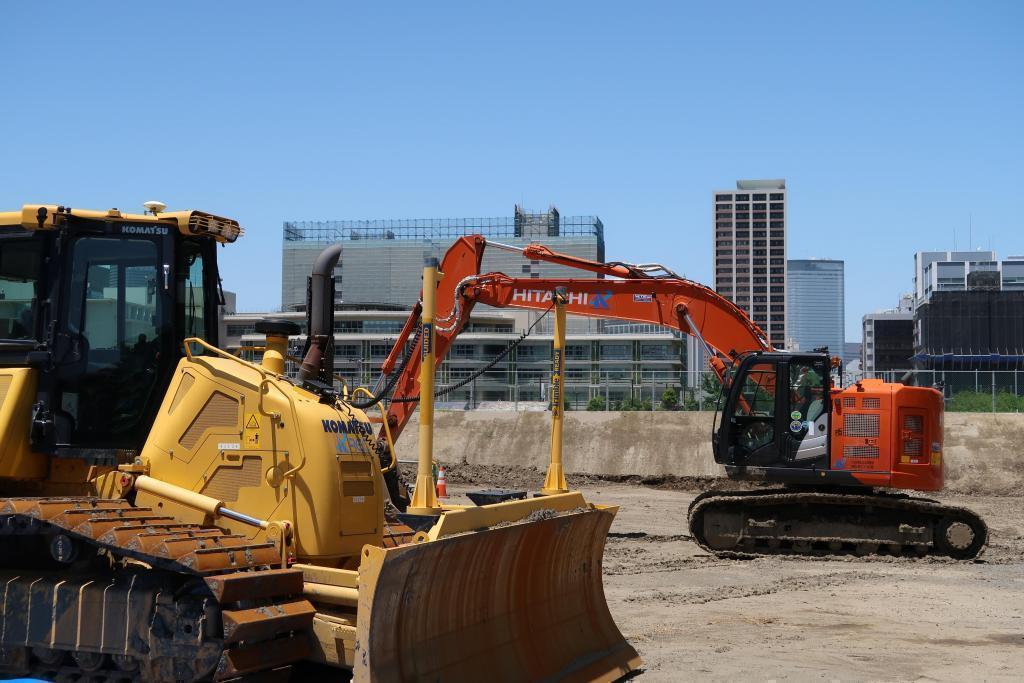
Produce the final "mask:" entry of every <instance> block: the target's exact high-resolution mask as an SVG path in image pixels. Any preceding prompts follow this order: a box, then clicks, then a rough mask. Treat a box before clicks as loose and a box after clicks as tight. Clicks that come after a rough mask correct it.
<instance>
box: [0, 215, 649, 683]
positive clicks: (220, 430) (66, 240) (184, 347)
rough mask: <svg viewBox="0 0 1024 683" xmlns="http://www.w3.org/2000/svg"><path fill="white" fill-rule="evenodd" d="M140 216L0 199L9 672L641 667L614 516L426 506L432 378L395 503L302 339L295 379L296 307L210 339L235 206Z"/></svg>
mask: <svg viewBox="0 0 1024 683" xmlns="http://www.w3.org/2000/svg"><path fill="white" fill-rule="evenodd" d="M147 209H148V210H147V212H146V213H143V214H127V213H122V212H120V211H118V210H116V209H111V210H109V211H86V210H80V209H73V208H70V207H66V206H56V205H26V206H24V207H23V208H22V209H21V210H20V211H13V212H6V213H0V609H2V614H0V677H12V676H23V675H31V676H36V677H40V678H45V679H49V680H53V679H59V678H69V677H70V678H74V677H76V676H89V677H95V678H96V679H102V680H145V681H175V682H177V681H199V680H233V679H246V678H249V677H256V678H259V679H260V680H266V679H267V677H270V676H274V675H282V676H285V675H287V674H288V672H289V669H290V668H291V667H293V666H295V665H297V664H298V663H301V662H316V663H320V664H321V665H327V666H333V667H338V668H339V669H348V670H351V672H352V675H353V677H354V678H355V680H357V681H370V680H373V681H421V680H422V681H428V680H429V681H479V680H484V679H488V680H494V681H521V680H570V681H573V680H614V679H617V678H620V677H622V676H625V675H628V674H629V673H630V672H632V671H635V670H636V669H637V668H638V667H639V666H640V660H639V657H638V656H637V653H636V651H635V650H634V649H633V648H632V647H631V646H630V645H629V644H628V643H627V642H626V641H625V640H624V639H623V637H622V635H621V634H620V632H619V630H618V629H617V627H616V625H615V623H614V621H613V620H612V618H611V615H610V613H609V611H608V607H607V605H606V603H605V599H604V591H603V586H602V576H601V560H602V555H603V549H604V540H605V537H606V534H607V531H608V528H609V526H610V524H611V522H612V519H613V517H614V515H615V509H614V508H609V507H602V506H599V505H594V504H591V503H588V502H587V501H586V500H584V498H583V496H582V495H581V494H579V493H573V492H569V493H558V494H555V495H546V496H542V497H535V498H531V499H524V500H512V501H507V502H501V503H497V504H493V505H484V506H479V507H477V506H466V507H459V506H451V505H449V506H440V505H439V504H438V502H437V500H436V498H435V497H433V492H432V482H429V483H428V479H425V478H424V476H425V475H424V473H425V472H426V473H428V474H429V467H430V458H431V454H430V452H429V447H430V438H429V429H430V422H431V420H430V415H429V414H428V413H429V411H430V402H429V396H428V397H427V398H425V399H424V401H423V404H422V405H421V408H420V409H421V411H423V416H422V420H421V429H425V430H427V431H426V432H425V434H424V436H425V437H426V438H421V452H420V454H419V456H420V457H419V468H418V474H419V475H420V476H419V477H418V479H417V486H416V488H415V490H414V495H413V499H412V507H410V508H409V511H410V512H411V513H414V514H413V516H412V517H410V518H407V519H406V520H405V522H406V523H404V524H403V523H401V522H400V521H399V520H398V518H397V517H396V516H394V515H392V514H390V513H387V514H386V498H387V497H388V486H387V484H386V483H385V476H393V474H392V473H393V469H392V468H394V466H395V465H394V461H393V460H392V462H391V463H390V464H389V463H388V462H387V461H386V460H387V459H386V458H384V459H382V458H381V457H380V456H379V447H378V444H377V442H376V440H375V438H374V436H373V431H374V428H373V425H372V423H371V421H370V419H369V418H368V417H367V415H366V414H365V413H364V412H363V411H362V410H360V409H358V408H356V407H355V406H354V403H355V402H356V401H355V400H353V398H352V397H350V396H347V395H346V394H345V393H341V394H339V393H337V392H336V391H335V390H334V388H333V386H332V385H331V384H330V383H325V382H322V381H319V380H318V379H317V378H318V377H320V376H321V375H322V372H323V371H324V370H325V368H324V367H323V363H322V359H320V360H318V358H319V356H318V349H317V344H316V340H315V339H313V340H311V342H312V343H310V344H308V347H309V348H308V353H307V354H306V356H305V358H304V359H303V360H304V362H303V371H304V373H305V376H306V379H305V380H294V379H289V377H287V376H286V374H285V359H286V355H287V344H288V336H289V335H294V334H296V333H298V332H299V330H298V329H297V327H296V326H295V325H294V323H290V322H281V321H268V322H265V323H263V324H262V325H261V327H260V331H261V332H263V333H265V334H266V335H267V346H266V349H265V351H264V353H263V355H262V361H261V362H260V363H254V362H249V361H246V360H243V359H241V358H239V357H237V356H235V355H232V354H229V353H227V352H225V351H223V350H221V349H219V348H218V346H217V344H218V316H217V307H218V305H219V304H220V303H221V302H222V293H221V291H220V278H219V276H218V270H217V258H216V247H217V245H218V244H220V245H228V244H231V243H233V242H234V241H235V240H236V239H237V238H238V237H239V236H240V235H241V234H242V230H241V228H240V227H239V225H238V223H237V222H235V221H233V220H229V219H225V218H221V217H218V216H214V215H211V214H207V213H203V212H199V211H182V212H168V211H166V210H165V209H166V207H164V206H163V205H161V204H160V203H157V202H153V203H149V204H147ZM314 284H315V283H314ZM424 294H425V296H424V299H425V302H424V307H423V308H424V325H423V327H422V330H423V331H424V333H423V334H422V339H423V343H422V347H423V349H422V351H423V354H424V355H423V360H424V361H425V362H423V363H422V366H423V368H424V370H423V372H424V373H425V374H424V375H423V378H422V380H421V386H423V387H425V388H426V387H428V386H430V385H431V384H432V383H431V381H430V380H431V377H432V374H431V373H432V372H433V369H434V357H433V355H432V353H433V349H432V343H433V341H432V340H433V336H432V334H433V331H432V328H431V326H430V325H431V321H430V320H429V319H428V318H429V314H430V313H431V311H430V310H429V309H430V307H431V305H432V304H431V302H430V300H431V299H432V292H431V291H428V288H425V290H424ZM428 394H429V391H427V392H425V394H424V395H425V396H427V395H428ZM384 426H385V428H386V424H385V425H384ZM391 447H393V445H391ZM392 452H393V451H392ZM382 462H383V463H384V464H383V465H382ZM382 470H383V471H382ZM389 470H390V472H389ZM414 519H418V520H419V522H415V521H410V520H414ZM424 520H426V521H425V522H424ZM338 673H339V677H340V678H342V679H344V675H343V672H341V671H339V672H338ZM76 680H77V679H76Z"/></svg>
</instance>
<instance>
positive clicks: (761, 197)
mask: <svg viewBox="0 0 1024 683" xmlns="http://www.w3.org/2000/svg"><path fill="white" fill-rule="evenodd" d="M764 200H765V195H763V194H755V195H754V201H755V202H763V201H764Z"/></svg>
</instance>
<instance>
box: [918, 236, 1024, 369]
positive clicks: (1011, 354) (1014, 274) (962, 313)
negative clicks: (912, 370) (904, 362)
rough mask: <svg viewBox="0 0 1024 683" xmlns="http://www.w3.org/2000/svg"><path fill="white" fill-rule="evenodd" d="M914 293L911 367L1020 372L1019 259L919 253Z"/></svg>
mask: <svg viewBox="0 0 1024 683" xmlns="http://www.w3.org/2000/svg"><path fill="white" fill-rule="evenodd" d="M914 290H915V291H914V295H915V296H914V367H916V368H918V369H923V370H994V369H1004V368H1015V369H1016V368H1020V367H1024V257H1020V256H1013V257H1010V258H1008V259H1005V260H1002V261H1000V260H998V259H997V258H996V254H995V252H994V251H980V250H979V251H945V252H942V251H922V252H918V253H916V254H915V255H914Z"/></svg>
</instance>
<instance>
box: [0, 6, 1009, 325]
mask: <svg viewBox="0 0 1024 683" xmlns="http://www.w3.org/2000/svg"><path fill="white" fill-rule="evenodd" d="M98 7H103V8H104V10H102V11H101V10H99V9H97V8H98ZM0 20H2V21H0V23H2V25H4V26H5V28H6V30H5V32H4V34H5V39H4V47H3V56H2V57H0V85H2V86H3V92H5V93H6V94H7V97H8V99H7V102H6V103H5V106H3V107H0V131H2V134H3V139H2V144H0V150H2V151H0V155H2V156H0V158H2V159H3V160H4V162H5V163H4V164H3V176H2V177H3V183H2V184H0V206H2V207H3V208H4V209H13V208H17V207H18V206H20V205H21V204H23V203H30V202H47V203H63V204H69V205H72V206H82V207H90V208H105V207H108V206H118V207H119V208H122V209H129V210H137V209H139V208H140V206H141V203H142V202H143V201H145V200H147V199H154V198H155V199H160V200H162V201H164V202H167V203H168V204H170V205H171V206H172V207H174V208H185V207H192V208H201V209H204V210H207V211H212V212H216V213H221V214H224V215H229V216H233V217H237V218H238V219H239V220H240V221H242V222H243V225H245V226H246V228H247V231H248V232H247V235H246V237H245V238H244V239H243V240H241V241H239V243H237V244H236V245H234V246H232V247H231V248H228V249H225V250H224V251H222V252H221V254H222V262H223V266H222V269H223V272H224V276H225V283H226V286H227V287H228V288H230V289H233V290H236V291H237V292H238V293H239V308H240V309H242V310H265V309H267V308H274V307H276V306H278V305H279V304H280V246H281V223H282V221H284V220H302V219H311V220H315V219H331V218H392V217H393V218H421V217H458V216H493V215H510V214H511V212H512V207H513V205H514V204H515V203H517V202H520V203H523V204H524V205H525V206H527V207H528V208H534V209H541V210H542V209H545V208H546V207H547V206H548V205H549V204H555V205H557V206H558V207H559V209H560V210H561V211H562V213H563V214H566V215H569V214H597V215H599V216H600V217H601V219H602V220H603V221H604V224H605V227H606V231H607V244H608V248H607V255H608V258H610V259H615V260H628V261H660V262H664V263H665V264H666V265H669V266H670V267H672V268H673V269H674V270H677V271H679V272H683V273H685V274H686V275H687V276H689V277H692V278H695V279H698V280H702V281H705V282H707V281H710V276H711V233H712V230H711V227H710V226H711V200H710V196H711V191H712V190H713V189H716V188H723V187H731V186H732V185H733V183H734V181H735V180H736V179H738V178H786V180H787V184H788V188H789V192H790V195H789V209H790V248H789V256H790V258H801V257H827V258H843V259H845V260H846V264H847V278H846V289H847V300H846V317H847V339H848V340H850V341H854V340H859V339H860V316H861V315H862V314H863V313H865V312H868V311H872V310H875V309H877V308H884V307H889V306H893V305H895V303H896V301H897V296H898V294H899V293H900V292H901V291H906V290H909V288H910V286H911V280H912V277H913V272H912V270H913V267H912V255H913V252H914V251H916V250H918V249H934V248H940V249H942V248H952V246H953V240H954V232H956V235H957V237H956V239H957V246H958V247H961V248H963V247H964V246H966V245H967V238H968V222H969V221H973V226H974V229H973V235H974V245H975V246H982V247H986V248H987V247H988V245H989V243H991V246H992V248H993V249H996V250H997V251H998V252H999V254H1000V255H1002V256H1008V255H1011V254H1013V255H1016V254H1024V229H1022V228H1024V219H1022V218H1021V214H1022V209H1024V202H1022V193H1021V188H1022V187H1024V170H1022V158H1024V154H1022V152H1024V130H1022V121H1024V117H1022V108H1024V107H1022V105H1024V40H1022V39H1021V35H1020V29H1021V26H1022V25H1024V5H1022V4H1021V3H1012V2H1006V3H1000V2H987V3H971V2H963V3H947V2H898V3H894V2H877V3H871V2H866V3H821V2H785V3H763V2H757V3H745V2H731V3H710V2H708V3H701V4H697V3H681V2H680V3H654V2H637V3H601V2H580V3H568V2H566V3H555V2H538V3H534V2H516V3H505V4H503V5H500V6H499V5H498V4H497V3H476V2H474V3H470V2H465V3H461V4H456V3H424V2H409V3H403V2H391V3H363V4H358V5H356V4H347V3H322V4H317V3H266V4H262V3H256V2H246V3H242V2H217V3H211V2H203V3H199V2H182V3H176V4H170V5H168V4H158V3H136V2H132V3H105V4H102V5H95V4H91V3H71V2H52V3H17V4H15V3H4V4H3V6H2V8H0Z"/></svg>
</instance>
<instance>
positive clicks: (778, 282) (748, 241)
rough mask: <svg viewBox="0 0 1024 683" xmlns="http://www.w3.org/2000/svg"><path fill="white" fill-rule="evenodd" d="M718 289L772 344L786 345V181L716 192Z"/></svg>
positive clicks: (752, 182) (761, 182) (740, 185)
mask: <svg viewBox="0 0 1024 683" xmlns="http://www.w3.org/2000/svg"><path fill="white" fill-rule="evenodd" d="M712 206H713V211H714V216H715V218H714V221H713V236H714V244H715V268H714V272H715V290H716V291H717V292H718V293H719V294H721V295H722V296H724V297H726V298H728V299H731V300H732V301H733V302H734V303H735V304H736V305H737V306H739V307H740V308H742V309H743V310H744V311H746V313H747V315H749V316H750V317H751V318H752V319H753V321H754V322H755V323H757V325H758V326H759V327H760V328H761V329H762V330H764V332H765V334H767V335H768V338H769V340H770V341H771V343H772V346H775V347H777V348H783V347H784V346H785V343H786V181H785V180H738V181H736V189H735V190H715V191H714V192H713V193H712Z"/></svg>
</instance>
